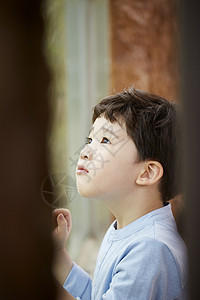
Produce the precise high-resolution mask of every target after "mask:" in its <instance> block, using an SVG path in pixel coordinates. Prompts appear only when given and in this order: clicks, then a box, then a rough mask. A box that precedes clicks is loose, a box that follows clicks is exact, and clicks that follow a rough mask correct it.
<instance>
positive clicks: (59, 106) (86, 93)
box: [44, 0, 181, 275]
mask: <svg viewBox="0 0 200 300" xmlns="http://www.w3.org/2000/svg"><path fill="white" fill-rule="evenodd" d="M179 14H180V10H179V4H178V1H175V0H163V1H146V0H145V1H140V0H134V1H131V0H123V1H120V0H113V1H112V0H47V1H46V7H45V9H44V15H45V20H46V25H47V26H46V33H47V41H46V56H47V61H48V63H49V65H50V68H51V71H52V74H53V80H52V83H51V90H50V95H51V112H52V120H53V122H52V127H51V129H50V132H49V140H48V149H49V152H50V158H49V159H50V161H51V172H50V174H51V180H52V181H53V182H54V187H56V186H60V187H61V185H62V186H63V187H64V189H63V187H62V188H61V189H60V191H59V192H58V194H56V199H57V200H56V202H55V200H54V204H55V206H67V207H68V208H69V209H70V210H71V212H72V217H73V230H72V233H71V237H70V240H69V243H68V246H67V247H68V251H69V252H70V254H71V256H72V257H73V259H75V260H76V261H77V262H78V263H79V264H80V265H81V266H82V267H84V268H85V269H86V270H87V271H88V272H89V273H90V274H91V275H92V273H93V271H94V265H95V260H96V255H97V250H98V246H99V243H100V241H101V239H102V236H103V234H104V233H105V231H106V229H107V228H108V226H109V225H110V223H111V221H113V217H112V216H111V215H110V214H109V212H108V210H107V208H106V207H104V205H103V204H102V203H99V202H96V201H94V200H91V199H84V198H82V197H81V196H79V195H78V194H77V193H76V191H75V167H76V163H77V160H78V157H79V153H80V150H81V149H82V147H83V145H84V141H85V137H86V136H87V135H88V131H89V129H90V126H91V117H92V108H93V106H94V105H95V104H96V103H97V102H99V101H100V100H101V99H102V98H103V97H105V96H107V95H108V94H111V93H114V92H118V91H122V90H123V89H124V88H129V87H132V86H133V85H134V86H135V88H138V89H142V90H145V91H148V92H152V93H155V94H159V95H161V96H163V97H165V98H167V99H169V100H176V101H180V76H179V67H180V66H179V63H180V62H179V57H180V28H179V17H180V16H179ZM44 190H45V189H44ZM58 195H59V196H58ZM174 203H175V205H176V207H178V209H179V207H180V205H181V199H180V198H179V199H176V202H174ZM175 205H174V207H175ZM174 209H175V208H174ZM176 211H177V212H178V210H176Z"/></svg>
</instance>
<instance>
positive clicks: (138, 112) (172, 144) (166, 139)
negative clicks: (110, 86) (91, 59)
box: [92, 88, 180, 202]
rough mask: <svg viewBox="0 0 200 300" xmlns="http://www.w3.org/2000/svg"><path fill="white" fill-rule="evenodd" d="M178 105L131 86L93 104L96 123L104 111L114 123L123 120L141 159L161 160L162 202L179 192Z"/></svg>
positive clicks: (93, 118) (160, 188)
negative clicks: (162, 172) (162, 171)
mask: <svg viewBox="0 0 200 300" xmlns="http://www.w3.org/2000/svg"><path fill="white" fill-rule="evenodd" d="M177 107H178V105H177V104H175V103H174V102H169V101H167V100H166V99H164V98H162V97H159V96H157V95H154V94H150V93H147V92H144V91H141V90H136V89H134V88H131V89H129V90H125V91H123V92H121V93H117V94H114V95H111V96H108V97H106V98H104V99H103V100H102V101H101V102H100V103H98V104H97V105H96V106H95V107H94V112H93V117H92V122H93V123H94V121H95V120H96V119H97V118H99V117H101V116H102V115H103V116H104V117H105V118H106V119H107V120H109V121H110V122H111V123H113V122H116V121H117V122H119V123H120V122H121V121H122V122H123V123H124V124H125V126H126V131H127V134H128V136H129V137H130V138H131V139H132V140H133V142H134V143H135V145H136V148H137V150H138V156H139V157H138V159H139V161H145V160H156V161H158V162H160V163H161V165H162V167H163V170H164V174H163V177H162V178H161V181H160V185H159V190H160V193H161V197H162V200H163V202H166V201H168V200H170V199H172V198H174V197H175V196H176V195H177V194H178V193H179V192H180V191H179V188H180V185H179V184H178V183H179V176H178V174H177V171H178V170H177V158H178V156H179V155H178V153H177V138H178V136H177V130H178V126H177V124H178V123H179V122H177V119H178V117H177V116H178V110H179V109H178V110H177ZM120 124H121V123H120ZM179 129H180V128H179Z"/></svg>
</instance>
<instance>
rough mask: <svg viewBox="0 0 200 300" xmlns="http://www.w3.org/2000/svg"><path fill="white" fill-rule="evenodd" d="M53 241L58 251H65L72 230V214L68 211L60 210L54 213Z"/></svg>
mask: <svg viewBox="0 0 200 300" xmlns="http://www.w3.org/2000/svg"><path fill="white" fill-rule="evenodd" d="M53 221H54V224H55V229H54V230H53V240H54V242H55V247H56V250H57V251H59V250H63V249H64V248H65V244H66V242H67V240H68V237H69V235H70V232H71V229H72V218H71V213H70V211H69V210H68V209H64V208H59V209H55V210H54V211H53Z"/></svg>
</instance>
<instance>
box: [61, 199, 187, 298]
mask: <svg viewBox="0 0 200 300" xmlns="http://www.w3.org/2000/svg"><path fill="white" fill-rule="evenodd" d="M115 224H116V221H115V222H113V224H112V225H111V226H110V228H109V229H108V231H107V233H106V235H105V237H104V239H103V242H102V244H101V247H100V251H99V254H98V258H97V264H96V268H95V272H94V280H93V281H92V279H91V278H90V277H89V275H88V274H87V273H86V272H85V271H84V270H82V269H81V268H80V267H79V266H77V265H76V264H75V263H74V265H73V268H72V270H71V272H70V274H69V276H68V278H67V279H66V281H65V283H64V288H65V289H66V290H67V291H68V292H69V293H71V294H72V295H73V296H74V297H75V298H77V299H81V300H90V299H92V300H102V299H105V300H132V299H135V300H150V299H151V300H154V299H156V300H171V299H185V296H184V294H185V289H184V287H185V284H186V281H187V250H186V246H185V244H184V242H183V240H182V238H181V237H180V235H179V234H178V231H177V227H176V223H175V220H174V217H173V215H172V211H171V204H168V205H166V206H164V207H162V208H159V209H156V210H154V211H152V212H150V213H148V214H146V215H144V216H142V217H141V218H139V219H137V220H136V221H134V222H132V223H131V224H129V225H127V226H125V227H124V228H122V229H118V230H116V229H115Z"/></svg>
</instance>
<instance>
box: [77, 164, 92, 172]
mask: <svg viewBox="0 0 200 300" xmlns="http://www.w3.org/2000/svg"><path fill="white" fill-rule="evenodd" d="M76 173H77V174H88V173H89V171H88V169H86V167H84V165H78V167H77V170H76Z"/></svg>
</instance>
